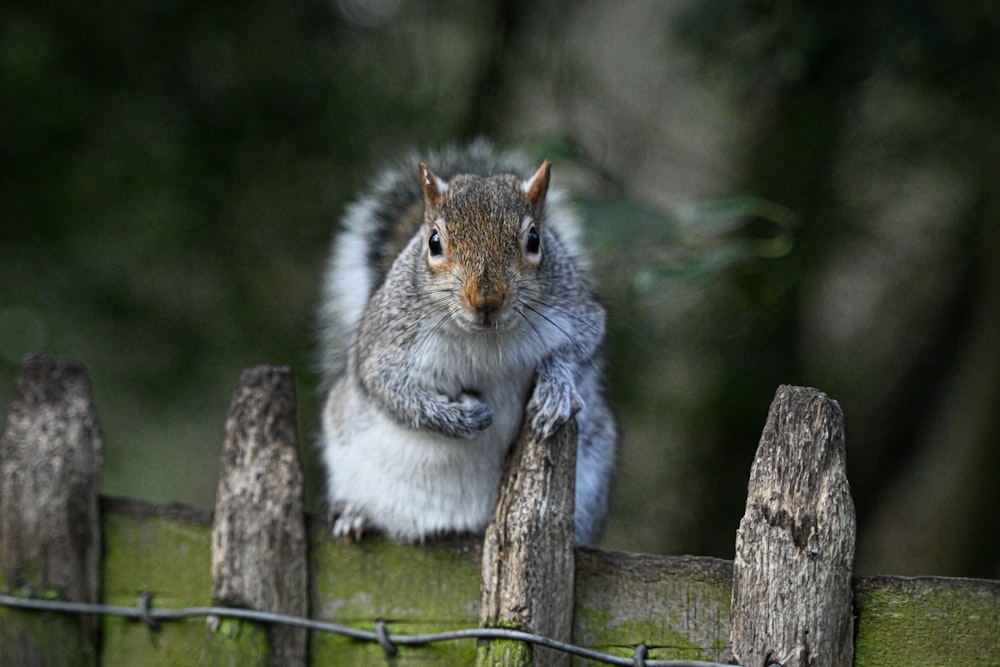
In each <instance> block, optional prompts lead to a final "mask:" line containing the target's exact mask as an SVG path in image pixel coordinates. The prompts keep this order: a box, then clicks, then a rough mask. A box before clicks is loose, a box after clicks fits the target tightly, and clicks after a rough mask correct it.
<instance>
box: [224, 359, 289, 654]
mask: <svg viewBox="0 0 1000 667" xmlns="http://www.w3.org/2000/svg"><path fill="white" fill-rule="evenodd" d="M302 503H303V500H302V470H301V468H300V466H299V456H298V445H297V442H296V404H295V385H294V382H293V379H292V373H291V371H290V370H289V369H287V368H278V367H273V366H260V367H257V368H252V369H250V370H247V371H244V373H243V376H242V378H241V379H240V386H239V388H238V389H237V390H236V393H235V394H234V395H233V399H232V403H231V404H230V406H229V412H228V414H227V415H226V434H225V442H224V444H223V447H222V465H221V469H220V471H219V489H218V494H217V496H216V500H215V514H214V525H213V533H212V598H213V600H214V601H215V603H216V604H226V605H232V606H238V607H248V608H252V609H257V610H259V611H266V612H271V613H280V614H289V615H294V616H302V617H305V616H307V614H308V590H307V589H308V581H307V577H308V568H307V561H306V533H305V518H304V515H303V507H302ZM268 636H269V640H270V641H269V643H270V653H271V655H270V664H272V665H291V666H294V665H305V664H306V651H307V639H308V636H307V633H306V631H305V630H303V629H299V628H289V627H285V626H272V627H271V628H270V629H269V632H268Z"/></svg>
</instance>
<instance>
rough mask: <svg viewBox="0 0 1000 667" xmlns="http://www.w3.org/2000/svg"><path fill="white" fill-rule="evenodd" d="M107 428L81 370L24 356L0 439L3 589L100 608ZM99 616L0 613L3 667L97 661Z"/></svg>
mask: <svg viewBox="0 0 1000 667" xmlns="http://www.w3.org/2000/svg"><path fill="white" fill-rule="evenodd" d="M100 472H101V429H100V426H99V425H98V422H97V415H96V413H95V411H94V406H93V403H92V400H91V392H90V380H89V379H88V378H87V371H86V370H85V369H84V368H83V366H81V365H79V364H77V363H74V362H70V361H64V360H60V359H54V358H52V357H48V356H44V355H35V356H32V357H29V358H28V359H27V360H25V362H24V364H23V365H22V366H21V370H20V373H19V375H18V378H17V385H16V387H15V389H14V395H13V398H12V400H11V406H10V412H9V414H8V415H7V426H6V429H5V431H4V434H3V438H2V439H0V552H2V553H0V556H2V572H0V577H2V584H3V586H2V588H3V589H4V590H5V591H7V592H9V593H11V594H15V595H17V594H20V595H27V596H30V597H46V598H49V597H51V598H57V599H61V600H71V601H74V602H94V603H96V602H99V601H100V600H99V597H100V593H99V588H100V555H101V531H100V522H99V515H98V512H99V510H98V490H99V484H100ZM99 628H100V619H98V618H97V617H94V616H83V615H80V616H66V615H56V614H38V613H35V612H27V613H25V612H14V611H7V610H4V611H3V612H0V646H2V650H0V663H2V664H3V665H18V666H21V665H95V664H97V646H98V635H99Z"/></svg>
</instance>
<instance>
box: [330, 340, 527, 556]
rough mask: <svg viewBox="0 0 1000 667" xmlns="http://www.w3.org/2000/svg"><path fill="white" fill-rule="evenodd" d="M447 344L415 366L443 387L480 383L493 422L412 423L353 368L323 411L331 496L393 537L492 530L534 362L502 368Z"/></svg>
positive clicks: (467, 388) (473, 388) (473, 387)
mask: <svg viewBox="0 0 1000 667" xmlns="http://www.w3.org/2000/svg"><path fill="white" fill-rule="evenodd" d="M449 352H451V351H450V350H448V349H447V347H446V346H444V347H441V348H439V349H438V353H440V354H441V355H445V356H441V357H434V358H427V359H412V360H411V361H413V362H416V363H413V365H412V366H411V370H412V372H414V373H417V374H420V375H423V376H425V377H423V378H422V380H423V381H425V382H427V383H430V384H432V386H435V387H437V388H438V389H439V390H440V391H442V392H443V393H446V394H447V393H450V392H454V394H455V395H457V394H458V393H461V392H463V391H464V392H474V393H476V394H477V395H478V397H479V398H480V399H481V400H482V401H483V402H485V403H486V404H487V405H488V406H489V407H490V408H491V410H492V411H493V422H492V424H491V425H490V426H489V427H488V428H487V429H485V430H484V431H482V432H480V433H477V434H476V435H475V436H473V437H472V438H469V439H461V438H449V437H445V436H443V435H440V434H437V433H434V432H431V431H428V430H412V429H409V428H406V427H405V426H402V425H400V424H399V423H398V422H397V421H396V420H395V419H393V418H392V417H391V416H390V415H388V414H386V413H384V412H382V411H381V410H379V409H378V408H376V407H375V406H374V405H373V404H372V403H371V401H370V400H369V399H368V397H367V396H365V395H364V392H363V390H361V389H360V388H359V387H358V385H357V384H356V383H355V382H352V381H351V379H350V378H349V377H346V376H345V377H342V378H341V379H340V381H338V382H337V384H336V385H335V386H334V387H333V389H332V390H331V392H330V395H329V397H328V399H327V404H326V406H325V408H324V411H323V440H324V442H323V457H324V460H325V463H326V468H327V471H328V483H329V484H328V486H329V488H328V492H329V497H330V500H331V502H332V503H333V505H334V506H348V507H350V508H351V509H352V511H356V512H358V513H360V514H363V515H364V516H366V517H368V520H369V524H370V525H372V526H373V527H375V528H377V529H379V530H381V531H383V532H385V533H387V534H389V535H390V536H391V537H393V538H394V539H400V540H407V541H415V540H419V539H422V538H423V537H425V536H427V535H433V534H436V533H442V532H480V531H482V530H483V529H485V527H486V525H487V523H488V522H489V520H490V517H491V516H492V512H493V506H494V504H495V498H496V490H497V487H498V485H499V482H500V477H501V475H502V473H503V467H504V464H505V461H506V455H507V451H508V449H509V448H510V446H511V445H512V444H513V442H514V440H515V439H516V438H517V435H518V432H519V430H520V427H521V424H522V422H523V418H524V406H525V403H526V401H527V397H528V395H529V393H530V390H531V383H532V380H533V377H534V372H535V369H534V367H533V366H529V365H526V364H517V365H514V366H513V367H512V366H508V367H507V368H505V369H504V372H503V373H500V372H498V370H497V369H495V368H491V367H490V366H491V364H489V363H485V364H482V365H479V366H477V365H476V364H475V363H474V360H473V359H471V358H470V357H468V356H462V355H451V356H448V355H449ZM446 360H447V363H445V361H446ZM487 361H489V360H487ZM456 362H460V363H456ZM512 368H513V371H512Z"/></svg>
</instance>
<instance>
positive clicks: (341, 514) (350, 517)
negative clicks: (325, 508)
mask: <svg viewBox="0 0 1000 667" xmlns="http://www.w3.org/2000/svg"><path fill="white" fill-rule="evenodd" d="M367 528H368V519H366V518H365V515H364V514H362V513H361V512H360V511H359V510H358V509H357V508H354V507H351V506H350V505H346V506H343V507H340V508H336V509H334V510H333V511H332V512H330V530H331V532H332V533H333V537H334V539H349V540H353V541H355V542H360V541H361V538H362V536H364V534H365V530H366V529H367Z"/></svg>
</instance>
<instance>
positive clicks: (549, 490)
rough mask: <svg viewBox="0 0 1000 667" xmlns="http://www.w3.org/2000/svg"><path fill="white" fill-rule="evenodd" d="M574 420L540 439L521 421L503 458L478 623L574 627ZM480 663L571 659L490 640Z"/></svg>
mask: <svg viewBox="0 0 1000 667" xmlns="http://www.w3.org/2000/svg"><path fill="white" fill-rule="evenodd" d="M576 432H577V430H576V422H575V421H571V422H570V423H568V424H566V425H565V426H564V427H562V428H561V429H560V430H559V431H558V432H557V433H556V434H555V435H554V436H553V437H552V438H550V439H549V440H544V441H540V440H537V439H535V438H533V437H531V435H530V431H529V429H528V428H527V427H526V428H525V429H524V431H523V432H522V434H521V436H520V438H519V439H518V442H517V444H516V445H515V446H514V449H513V451H512V452H511V453H510V456H509V458H508V460H507V467H506V470H505V472H504V478H503V480H502V481H501V483H500V493H499V498H498V499H497V507H496V510H495V512H494V514H493V521H492V522H491V523H490V526H489V527H488V528H487V530H486V537H485V541H484V543H483V587H482V601H481V605H480V612H479V622H480V625H481V626H483V627H505V628H515V629H519V630H526V631H531V632H534V633H536V634H540V635H543V636H545V637H549V638H550V639H555V640H559V641H564V642H569V641H570V638H571V634H572V629H573V580H574V573H575V568H574V551H573V538H574V528H573V510H574V492H575V487H576ZM478 664H479V665H480V666H481V667H482V666H485V665H524V664H534V665H568V664H569V655H567V654H565V653H561V652H558V651H554V650H552V649H542V648H534V647H532V646H530V645H526V644H523V643H521V642H516V641H510V640H493V641H490V642H488V643H486V644H484V645H482V646H481V647H480V649H479V655H478Z"/></svg>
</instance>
